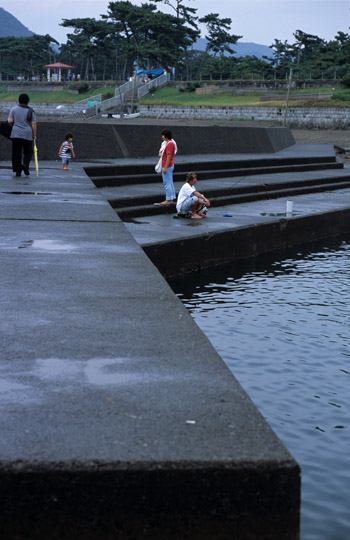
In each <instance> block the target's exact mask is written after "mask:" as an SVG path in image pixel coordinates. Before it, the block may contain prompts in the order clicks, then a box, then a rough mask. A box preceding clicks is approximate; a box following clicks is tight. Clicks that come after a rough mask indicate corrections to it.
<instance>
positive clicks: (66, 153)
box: [58, 133, 75, 171]
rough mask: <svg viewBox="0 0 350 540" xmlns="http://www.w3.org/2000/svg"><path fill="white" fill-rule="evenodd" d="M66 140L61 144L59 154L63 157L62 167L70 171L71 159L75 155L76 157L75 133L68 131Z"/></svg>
mask: <svg viewBox="0 0 350 540" xmlns="http://www.w3.org/2000/svg"><path fill="white" fill-rule="evenodd" d="M64 139H65V140H64V142H63V143H62V144H61V147H60V149H59V152H58V155H59V156H60V158H62V168H63V169H64V170H66V171H69V170H70V168H69V160H70V159H71V158H72V157H73V158H75V153H74V148H73V142H72V141H73V135H72V134H71V133H66V136H65V138H64Z"/></svg>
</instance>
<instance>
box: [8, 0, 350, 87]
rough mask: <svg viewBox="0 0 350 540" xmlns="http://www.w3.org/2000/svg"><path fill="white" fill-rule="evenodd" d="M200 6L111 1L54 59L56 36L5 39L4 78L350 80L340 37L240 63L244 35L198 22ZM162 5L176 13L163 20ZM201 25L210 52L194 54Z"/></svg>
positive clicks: (213, 18)
mask: <svg viewBox="0 0 350 540" xmlns="http://www.w3.org/2000/svg"><path fill="white" fill-rule="evenodd" d="M193 1H194V0H151V1H150V2H149V3H144V4H142V5H141V6H137V5H134V4H133V3H132V2H130V1H129V0H125V1H119V2H110V3H109V4H108V7H107V13H106V14H102V15H101V18H100V19H99V20H95V19H92V18H75V19H63V22H62V23H61V26H63V27H65V28H67V29H69V30H71V32H69V33H68V34H67V41H66V43H64V44H61V46H60V48H59V50H58V51H57V48H56V51H57V52H56V53H55V52H54V51H55V49H54V48H53V47H52V44H56V45H58V43H57V41H55V40H54V39H53V38H52V37H51V36H49V35H45V36H40V35H35V36H32V37H26V38H14V37H6V38H0V78H2V79H4V78H6V79H9V78H16V77H19V76H23V77H24V78H25V79H31V78H34V77H36V76H38V75H41V74H42V73H43V66H44V65H45V64H48V63H52V62H55V61H60V62H63V63H67V64H70V65H73V66H75V68H76V69H75V72H76V73H79V74H80V75H81V78H82V79H85V80H106V79H112V80H118V81H120V80H124V79H125V78H127V77H129V76H130V75H132V74H133V73H134V71H135V69H137V68H138V69H141V68H143V69H155V68H157V67H159V66H162V67H164V68H167V69H171V68H173V67H174V68H175V70H176V77H177V78H178V79H182V80H199V79H209V78H212V79H247V78H251V77H254V78H266V79H273V78H276V79H283V78H285V77H286V76H287V75H288V74H289V71H290V69H293V73H294V76H295V78H298V79H301V80H302V79H309V78H313V79H324V78H328V79H329V78H338V79H339V78H342V77H344V76H346V75H348V74H349V73H350V55H349V53H350V36H349V34H345V33H343V32H338V34H337V35H336V36H335V38H334V39H333V40H331V41H329V42H327V41H325V40H323V39H321V38H319V37H318V36H314V35H311V34H306V33H304V32H303V31H301V30H297V31H296V32H295V33H294V38H295V41H294V43H292V44H290V43H288V42H287V41H285V42H281V41H279V40H277V39H276V40H275V41H274V43H273V44H272V45H271V46H270V47H271V49H272V50H273V52H274V56H273V58H268V57H263V58H262V59H259V58H257V57H256V56H245V57H238V58H237V57H235V56H232V53H234V45H235V44H236V43H237V41H238V40H239V39H241V38H242V36H239V35H234V34H231V33H230V27H231V24H232V20H231V19H230V18H220V16H219V14H218V13H209V14H207V15H205V16H204V17H201V18H199V17H198V16H197V9H196V8H194V7H192V5H191V2H193ZM161 4H167V6H170V7H171V8H172V10H173V11H172V13H163V12H162V11H161ZM199 24H202V25H204V27H205V28H206V35H205V37H206V40H207V46H206V50H205V51H198V50H195V48H194V44H195V42H196V40H197V39H198V37H199V36H200V30H199Z"/></svg>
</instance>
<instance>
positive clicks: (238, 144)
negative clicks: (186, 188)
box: [0, 120, 295, 163]
mask: <svg viewBox="0 0 350 540" xmlns="http://www.w3.org/2000/svg"><path fill="white" fill-rule="evenodd" d="M164 127H168V128H169V129H171V131H172V133H173V136H174V138H175V139H176V141H177V143H178V147H179V154H182V155H188V154H225V153H229V154H232V153H247V154H251V153H255V154H259V153H264V154H265V153H274V152H278V151H279V150H282V149H283V148H286V147H288V146H292V145H293V144H295V140H294V138H293V135H292V133H291V131H290V130H289V128H283V127H277V128H263V127H261V128H260V127H256V128H255V127H254V128H252V127H244V126H242V127H239V128H238V127H230V126H227V127H219V126H196V127H195V128H194V127H193V126H191V125H182V126H172V125H171V124H170V125H162V124H161V123H160V125H159V126H149V125H148V126H147V125H143V124H115V123H114V121H113V120H111V124H89V123H88V122H86V123H84V122H81V123H69V122H65V123H61V124H60V123H56V122H39V124H38V140H37V146H38V156H39V160H52V159H58V149H59V147H60V145H61V143H62V141H63V140H64V135H65V133H66V132H69V131H70V132H72V133H73V135H74V148H75V153H76V156H77V159H79V160H80V161H89V160H92V159H117V158H137V157H148V156H154V161H155V163H156V161H157V159H158V158H157V156H158V151H159V147H160V143H161V131H162V129H163V128H164ZM0 159H2V160H10V159H11V143H10V141H8V140H7V139H5V138H4V137H0Z"/></svg>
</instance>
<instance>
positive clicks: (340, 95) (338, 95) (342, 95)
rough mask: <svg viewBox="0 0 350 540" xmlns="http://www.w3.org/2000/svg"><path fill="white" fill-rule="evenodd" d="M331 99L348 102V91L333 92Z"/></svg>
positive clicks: (349, 95)
mask: <svg viewBox="0 0 350 540" xmlns="http://www.w3.org/2000/svg"><path fill="white" fill-rule="evenodd" d="M332 99H335V100H339V101H350V89H349V90H337V91H336V92H334V94H333V96H332Z"/></svg>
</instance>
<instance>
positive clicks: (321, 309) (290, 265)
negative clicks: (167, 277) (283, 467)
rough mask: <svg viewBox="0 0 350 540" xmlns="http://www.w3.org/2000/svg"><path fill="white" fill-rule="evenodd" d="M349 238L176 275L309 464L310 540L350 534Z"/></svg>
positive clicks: (305, 505)
mask: <svg viewBox="0 0 350 540" xmlns="http://www.w3.org/2000/svg"><path fill="white" fill-rule="evenodd" d="M349 276H350V238H345V239H334V240H331V241H330V242H328V243H327V244H325V245H323V246H322V245H321V244H319V243H318V244H315V245H314V246H311V247H308V246H306V247H305V248H300V247H299V248H298V250H292V249H291V250H288V251H287V252H285V253H284V256H281V257H280V258H277V257H276V256H272V255H269V256H264V257H258V258H256V259H254V260H249V261H240V262H238V263H232V264H231V265H230V266H226V267H225V268H223V269H216V270H215V271H208V272H205V273H203V274H202V275H200V276H198V275H196V276H195V277H193V278H188V277H186V282H184V281H182V280H174V281H173V282H171V285H172V286H173V288H174V290H175V292H177V293H178V295H179V296H180V298H181V299H182V301H183V302H184V303H185V305H186V306H187V308H188V309H189V311H190V312H191V313H192V316H193V317H194V319H195V320H196V322H197V323H198V325H199V326H200V327H201V328H202V329H203V331H204V332H205V333H206V334H207V336H208V337H209V339H210V340H211V341H212V343H213V345H214V347H215V348H216V349H217V351H218V352H219V353H220V354H221V356H222V357H223V359H224V360H225V362H226V363H227V365H228V366H229V368H230V369H231V370H232V372H233V373H234V375H235V376H236V378H237V379H238V380H239V382H240V383H241V384H242V386H243V387H244V388H245V389H246V391H247V392H248V394H249V395H250V397H251V398H252V399H253V401H254V402H255V404H256V405H257V406H258V408H259V409H260V411H261V412H262V414H263V415H264V416H265V418H266V419H267V421H268V422H269V423H270V425H271V426H272V428H273V429H274V430H275V432H276V433H277V434H278V436H279V437H280V439H281V440H282V441H283V442H284V444H285V445H286V446H287V447H288V449H289V450H290V452H291V453H292V454H293V455H294V457H295V458H296V460H297V461H298V463H299V464H300V465H301V468H302V476H303V486H302V509H301V539H302V540H331V539H334V540H343V539H344V540H345V538H350V522H349V515H350V489H349V486H350V459H349V456H350V430H349V427H350V422H349V420H350V390H349V389H350V385H349V377H348V376H349V375H350V353H349V351H350V311H349V308H348V306H349V304H350V287H349V285H350V277H349Z"/></svg>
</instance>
